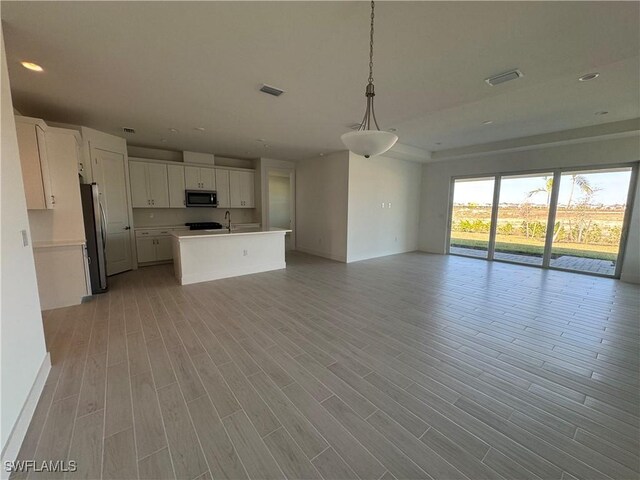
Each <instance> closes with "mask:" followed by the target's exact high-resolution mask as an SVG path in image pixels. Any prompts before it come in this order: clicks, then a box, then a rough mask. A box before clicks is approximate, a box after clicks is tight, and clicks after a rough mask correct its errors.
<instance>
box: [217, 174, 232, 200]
mask: <svg viewBox="0 0 640 480" xmlns="http://www.w3.org/2000/svg"><path fill="white" fill-rule="evenodd" d="M216 187H217V188H216V192H217V194H218V208H230V207H231V198H230V197H229V170H224V169H222V168H216Z"/></svg>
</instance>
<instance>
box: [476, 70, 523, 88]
mask: <svg viewBox="0 0 640 480" xmlns="http://www.w3.org/2000/svg"><path fill="white" fill-rule="evenodd" d="M522 76H523V74H522V72H521V71H520V70H517V69H516V70H510V71H508V72H504V73H501V74H499V75H494V76H493V77H489V78H485V79H484V81H485V82H487V83H488V84H489V85H491V86H492V87H495V86H496V85H500V84H501V83H504V82H510V81H511V80H515V79H517V78H520V77H522Z"/></svg>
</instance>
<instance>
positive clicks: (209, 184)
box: [200, 168, 216, 190]
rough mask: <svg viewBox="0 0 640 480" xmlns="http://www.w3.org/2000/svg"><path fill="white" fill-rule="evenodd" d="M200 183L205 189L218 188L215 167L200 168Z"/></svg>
mask: <svg viewBox="0 0 640 480" xmlns="http://www.w3.org/2000/svg"><path fill="white" fill-rule="evenodd" d="M200 183H201V185H202V188H203V190H215V189H216V171H215V170H214V169H213V168H201V169H200Z"/></svg>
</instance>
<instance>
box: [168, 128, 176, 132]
mask: <svg viewBox="0 0 640 480" xmlns="http://www.w3.org/2000/svg"><path fill="white" fill-rule="evenodd" d="M169 131H170V132H171V133H178V129H177V128H170V129H169Z"/></svg>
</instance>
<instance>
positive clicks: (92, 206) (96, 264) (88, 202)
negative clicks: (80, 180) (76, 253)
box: [80, 183, 107, 293]
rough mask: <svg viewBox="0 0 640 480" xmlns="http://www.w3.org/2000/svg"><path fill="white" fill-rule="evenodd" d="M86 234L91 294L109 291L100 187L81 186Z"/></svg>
mask: <svg viewBox="0 0 640 480" xmlns="http://www.w3.org/2000/svg"><path fill="white" fill-rule="evenodd" d="M80 197H81V199H82V216H83V218H84V234H85V236H86V238H87V255H88V257H89V276H90V279H91V293H103V292H106V291H107V261H106V256H105V251H106V221H105V215H104V210H103V208H102V205H101V204H100V195H99V191H98V185H97V184H95V183H92V184H91V185H88V184H80Z"/></svg>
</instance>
